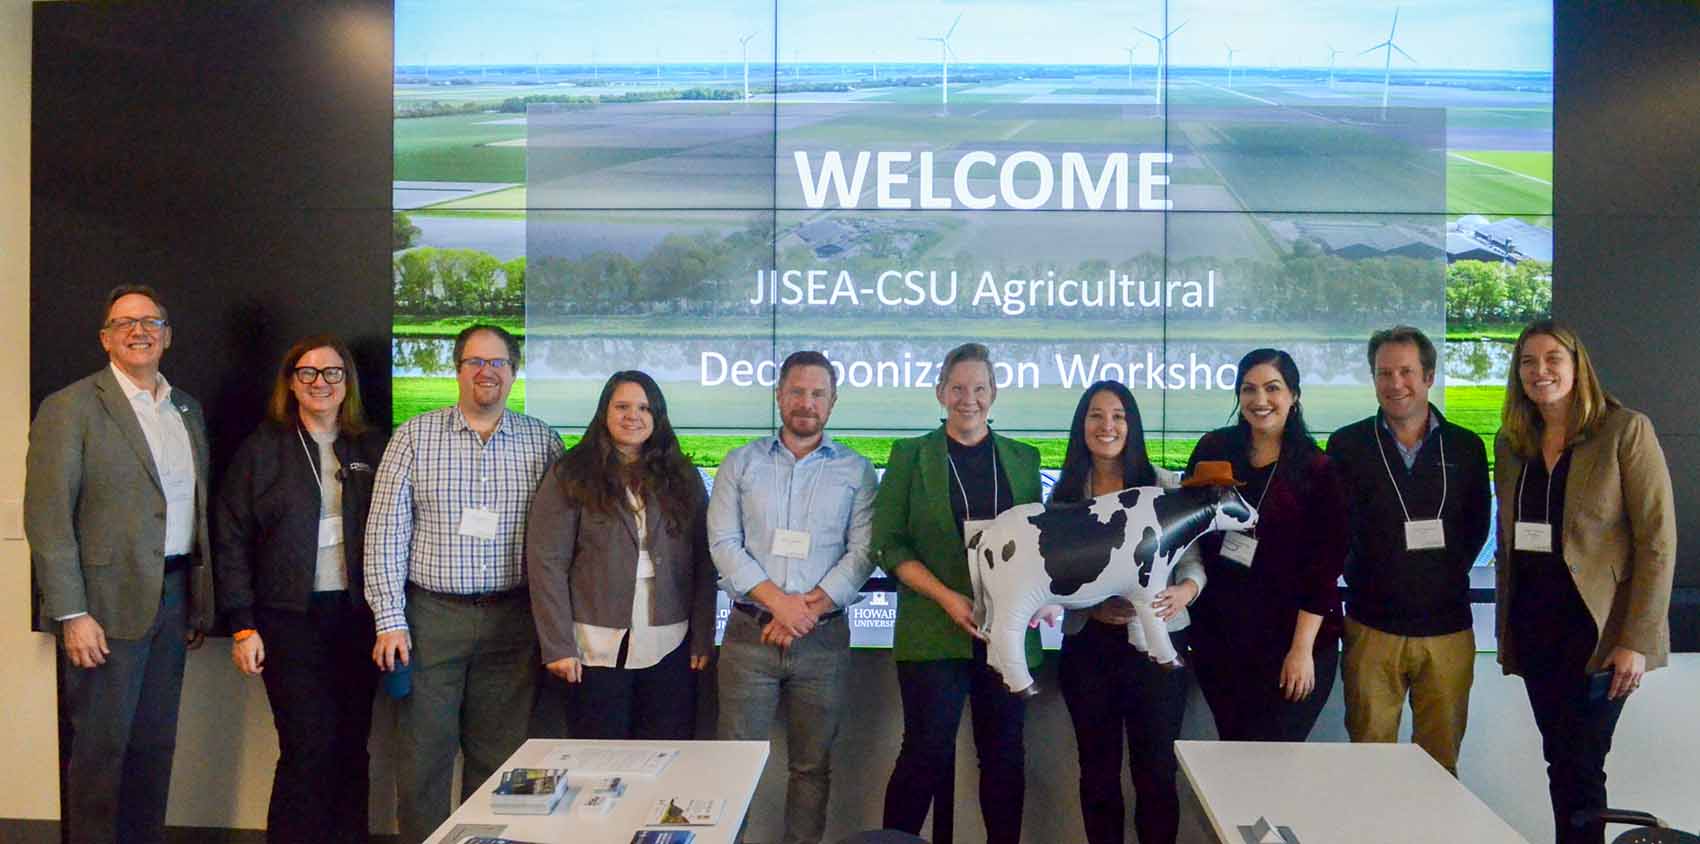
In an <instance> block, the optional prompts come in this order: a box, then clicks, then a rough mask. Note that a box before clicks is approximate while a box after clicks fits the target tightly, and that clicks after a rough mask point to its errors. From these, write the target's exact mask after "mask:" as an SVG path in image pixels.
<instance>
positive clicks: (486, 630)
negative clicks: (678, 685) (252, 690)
mask: <svg viewBox="0 0 1700 844" xmlns="http://www.w3.org/2000/svg"><path fill="white" fill-rule="evenodd" d="M454 355H455V365H456V380H457V381H458V382H459V387H460V399H459V401H457V402H456V403H455V404H454V405H453V406H451V407H446V408H443V409H441V410H435V411H432V412H430V413H426V414H423V415H421V416H418V417H416V418H414V419H412V420H409V421H408V422H407V423H406V424H404V425H402V426H401V427H400V428H398V429H396V432H395V436H394V437H393V438H391V439H390V444H389V448H388V450H386V451H385V452H384V459H383V463H382V464H381V465H379V467H378V476H377V481H376V488H375V489H374V492H373V495H372V511H371V515H370V516H369V518H368V520H367V523H366V601H367V603H369V604H371V607H372V612H373V614H374V615H375V616H376V618H377V627H378V642H377V646H376V647H375V648H373V651H372V658H373V660H374V661H375V662H377V663H378V666H379V667H380V668H382V669H384V670H385V671H393V670H396V669H398V668H401V667H403V666H406V667H407V668H409V669H411V673H412V686H413V692H412V694H411V695H410V696H409V697H407V698H406V699H404V700H403V701H402V702H401V704H400V707H399V722H398V726H399V728H400V729H399V732H400V733H401V758H400V765H399V768H400V770H399V771H398V775H399V782H398V790H399V791H400V795H399V796H400V807H399V816H400V823H401V840H402V841H403V842H404V844H415V842H422V841H424V840H425V838H426V837H427V836H429V835H430V834H431V832H432V831H433V830H435V829H436V828H437V826H438V825H440V824H441V823H442V822H443V821H444V820H445V819H447V818H448V816H449V808H450V805H449V804H450V800H449V787H450V781H451V777H452V776H453V774H454V760H455V753H456V751H464V753H465V765H464V770H463V772H462V777H461V797H462V799H465V797H466V796H468V795H470V794H471V793H472V792H473V791H474V790H475V789H477V788H478V786H479V785H480V784H482V783H483V782H484V780H486V779H488V778H489V777H490V775H491V774H492V773H494V772H495V771H496V769H497V768H498V767H499V766H500V765H501V764H502V762H503V761H505V760H506V759H507V758H508V756H510V755H511V754H512V753H513V752H514V751H515V750H516V749H518V748H519V746H520V744H521V743H522V742H523V741H525V735H526V725H527V723H528V721H529V720H530V717H531V705H532V700H533V698H534V697H535V694H536V678H537V665H538V655H537V629H536V627H535V625H534V624H533V622H532V619H531V602H530V597H529V595H528V594H527V592H526V587H525V567H524V562H523V560H522V559H521V555H522V552H523V550H524V547H525V516H526V512H527V511H528V510H529V509H530V507H531V496H532V493H533V492H534V491H536V489H537V483H538V481H539V479H541V478H542V477H543V473H544V472H545V471H547V470H548V468H549V466H550V465H551V464H553V463H554V462H555V460H556V458H558V457H560V456H561V453H562V448H561V440H560V438H559V437H557V436H556V435H555V433H554V432H553V431H551V430H549V426H548V425H546V424H544V423H543V422H542V421H541V420H539V419H535V418H533V417H530V416H525V415H523V414H519V413H514V412H512V411H509V410H508V409H507V399H508V393H509V392H510V391H511V390H512V389H513V384H514V370H515V367H516V366H517V365H518V364H519V346H518V343H517V342H516V341H515V340H514V338H513V335H511V334H509V333H508V332H507V331H505V330H503V329H501V328H499V327H496V326H492V325H475V326H472V327H470V328H467V329H466V330H465V331H462V332H461V333H460V335H459V336H458V337H456V338H455V347H454ZM463 726H464V729H463Z"/></svg>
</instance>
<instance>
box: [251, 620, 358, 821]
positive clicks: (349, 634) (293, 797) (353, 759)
mask: <svg viewBox="0 0 1700 844" xmlns="http://www.w3.org/2000/svg"><path fill="white" fill-rule="evenodd" d="M254 623H255V628H256V629H257V630H259V632H260V638H261V640H262V641H263V642H264V643H265V649H266V661H265V665H264V668H265V670H264V671H262V672H261V674H260V677H261V678H262V679H264V680H265V684H266V698H267V700H269V701H270V702H271V707H272V721H273V722H274V723H275V724H276V725H277V742H278V751H279V753H278V759H277V775H276V777H275V778H274V779H273V780H272V796H271V805H270V807H269V808H268V809H267V811H266V840H267V841H268V842H270V844H309V842H312V843H313V844H316V843H317V842H349V844H352V842H365V841H366V840H367V817H366V811H367V810H366V803H367V799H366V798H367V793H368V792H369V791H370V783H369V781H368V777H367V768H368V762H369V759H368V757H367V753H366V740H367V738H368V737H369V736H370V735H371V731H372V695H373V693H374V692H375V691H376V690H377V686H378V669H377V666H375V665H373V664H372V642H373V640H374V639H375V638H376V637H375V634H374V633H373V623H372V614H371V613H370V612H368V611H367V610H366V607H365V603H364V602H363V601H361V600H360V599H359V598H358V597H356V596H351V595H349V593H348V592H345V591H344V592H315V593H313V597H312V600H311V603H310V604H309V605H308V608H307V611H306V612H290V611H287V610H277V609H268V608H265V607H259V608H256V609H255V611H254Z"/></svg>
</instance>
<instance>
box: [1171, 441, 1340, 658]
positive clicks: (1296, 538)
mask: <svg viewBox="0 0 1700 844" xmlns="http://www.w3.org/2000/svg"><path fill="white" fill-rule="evenodd" d="M1243 443H1244V437H1243V435H1241V434H1240V433H1239V431H1238V430H1237V429H1235V428H1223V429H1219V430H1216V431H1212V432H1210V433H1209V434H1206V435H1205V436H1204V438H1203V439H1201V440H1199V442H1198V445H1197V447H1195V448H1194V449H1193V452H1192V458H1191V459H1190V460H1189V461H1188V470H1189V471H1190V469H1191V467H1192V466H1193V465H1196V464H1197V463H1198V462H1199V461H1201V460H1227V461H1229V462H1231V463H1233V464H1234V477H1236V478H1238V479H1240V480H1242V481H1245V482H1246V484H1245V486H1243V487H1240V494H1242V495H1244V496H1245V499H1246V501H1247V502H1248V503H1250V504H1251V505H1252V506H1254V507H1257V510H1258V520H1257V527H1256V537H1257V553H1256V555H1255V556H1254V557H1253V558H1252V564H1251V566H1250V567H1249V568H1248V567H1246V566H1244V565H1241V564H1239V563H1236V562H1234V561H1233V560H1230V559H1228V558H1226V557H1223V556H1222V553H1221V550H1222V535H1221V534H1220V533H1212V534H1209V535H1207V536H1205V537H1203V538H1202V539H1200V540H1199V544H1200V548H1201V550H1202V552H1203V555H1204V568H1205V574H1206V575H1208V576H1209V579H1210V588H1209V589H1206V590H1204V592H1203V593H1202V594H1201V595H1200V596H1199V598H1198V602H1197V603H1196V604H1195V605H1194V609H1193V618H1194V619H1195V620H1194V623H1193V630H1194V632H1193V634H1192V635H1193V642H1194V645H1195V647H1199V648H1201V649H1205V650H1216V651H1217V652H1218V653H1220V654H1222V655H1223V656H1224V657H1226V658H1229V659H1234V660H1237V661H1245V662H1249V663H1254V664H1262V665H1272V666H1275V667H1276V668H1277V669H1278V667H1279V666H1280V664H1281V661H1282V660H1283V659H1284V658H1285V657H1286V654H1287V649H1288V648H1289V647H1290V646H1291V645H1292V641H1293V630H1294V628H1296V627H1297V626H1298V612H1299V610H1305V611H1307V612H1311V613H1315V614H1316V615H1320V616H1322V629H1321V630H1320V631H1319V632H1318V633H1317V635H1316V647H1315V649H1316V650H1318V651H1321V650H1324V649H1336V648H1338V647H1339V639H1340V634H1341V630H1342V622H1341V614H1340V586H1339V583H1340V574H1341V572H1342V571H1344V570H1345V565H1346V548H1347V541H1348V534H1347V518H1346V500H1345V494H1344V491H1343V488H1342V486H1341V484H1340V480H1339V477H1338V476H1337V475H1336V474H1335V471H1334V467H1333V465H1332V464H1331V463H1330V462H1329V460H1328V456H1327V455H1325V454H1323V453H1322V451H1321V450H1316V451H1313V452H1311V453H1309V454H1307V455H1301V456H1300V459H1302V460H1303V463H1302V465H1296V466H1295V465H1290V464H1289V465H1280V464H1276V465H1275V466H1266V467H1263V468H1262V469H1253V468H1251V466H1250V463H1249V462H1248V460H1247V458H1246V452H1247V449H1246V448H1245V446H1244V445H1243ZM1282 459H1283V460H1292V459H1293V456H1292V455H1290V454H1283V456H1282ZM1271 474H1273V475H1274V477H1273V479H1271ZM1266 484H1267V490H1268V491H1267V492H1265V485H1266ZM1259 499H1261V502H1260V500H1259Z"/></svg>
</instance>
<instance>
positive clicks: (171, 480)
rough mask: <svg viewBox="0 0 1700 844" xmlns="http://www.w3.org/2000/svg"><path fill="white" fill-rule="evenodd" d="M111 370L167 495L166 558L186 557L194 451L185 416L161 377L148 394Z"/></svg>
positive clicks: (190, 541)
mask: <svg viewBox="0 0 1700 844" xmlns="http://www.w3.org/2000/svg"><path fill="white" fill-rule="evenodd" d="M111 366H112V374H113V376H114V377H116V378H117V379H118V388H119V389H121V390H123V391H124V395H125V396H126V397H127V398H129V400H130V408H131V409H132V410H134V411H136V423H137V424H139V425H141V427H142V436H143V437H144V438H146V439H147V441H148V451H149V452H152V454H153V464H154V467H155V468H157V469H158V470H159V485H160V488H161V490H162V491H163V492H164V493H165V556H167V557H171V556H176V555H178V554H187V553H189V552H190V551H191V550H193V549H194V546H195V451H194V449H193V448H192V447H191V446H190V444H189V429H188V427H187V426H185V425H184V424H183V414H182V412H181V411H180V410H179V408H178V407H177V405H175V404H172V403H171V384H170V382H168V381H166V380H165V375H164V374H159V375H158V376H157V377H158V379H159V380H158V381H157V383H156V384H155V386H154V388H153V389H152V390H149V389H147V388H145V387H142V386H141V385H139V384H137V383H136V382H135V381H132V380H130V376H128V375H125V374H124V370H122V369H119V368H118V364H111Z"/></svg>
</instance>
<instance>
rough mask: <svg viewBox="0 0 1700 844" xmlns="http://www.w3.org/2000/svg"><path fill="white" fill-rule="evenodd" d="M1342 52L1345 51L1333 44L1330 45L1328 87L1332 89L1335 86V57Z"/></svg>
mask: <svg viewBox="0 0 1700 844" xmlns="http://www.w3.org/2000/svg"><path fill="white" fill-rule="evenodd" d="M1342 52H1344V51H1342V50H1336V49H1334V45H1333V44H1329V45H1328V87H1329V89H1330V90H1332V89H1333V88H1334V57H1335V56H1338V55H1340V53H1342Z"/></svg>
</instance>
